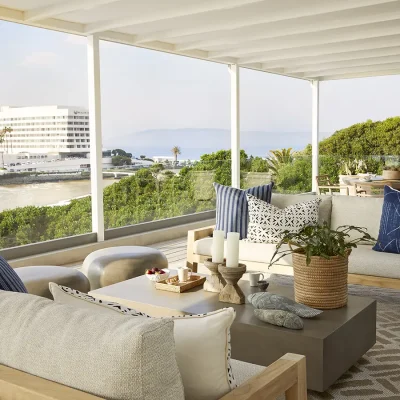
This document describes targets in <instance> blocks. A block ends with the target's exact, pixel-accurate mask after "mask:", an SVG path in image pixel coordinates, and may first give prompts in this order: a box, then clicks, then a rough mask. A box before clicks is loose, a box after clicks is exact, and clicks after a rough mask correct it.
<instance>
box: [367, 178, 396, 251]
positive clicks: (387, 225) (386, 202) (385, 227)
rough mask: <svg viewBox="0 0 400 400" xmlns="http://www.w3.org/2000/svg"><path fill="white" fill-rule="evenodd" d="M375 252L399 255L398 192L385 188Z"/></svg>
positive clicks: (388, 187)
mask: <svg viewBox="0 0 400 400" xmlns="http://www.w3.org/2000/svg"><path fill="white" fill-rule="evenodd" d="M373 249H374V250H375V251H381V252H385V253H395V254H400V191H399V190H396V189H393V188H391V187H390V186H385V190H384V199H383V207H382V216H381V226H380V228H379V236H378V241H377V243H376V244H375V246H374V247H373Z"/></svg>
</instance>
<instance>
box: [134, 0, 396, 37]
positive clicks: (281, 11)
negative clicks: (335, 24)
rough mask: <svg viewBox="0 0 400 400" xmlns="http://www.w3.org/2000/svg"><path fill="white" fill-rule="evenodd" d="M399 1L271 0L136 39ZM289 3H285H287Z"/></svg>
mask: <svg viewBox="0 0 400 400" xmlns="http://www.w3.org/2000/svg"><path fill="white" fill-rule="evenodd" d="M390 2H397V0H352V1H349V0H336V1H315V0H301V1H299V0H293V1H290V0H287V1H286V2H283V1H279V2H278V1H275V2H274V1H270V2H268V8H269V9H266V10H264V12H259V13H255V12H253V10H248V11H246V9H245V8H244V9H243V12H242V13H241V14H239V15H238V16H236V18H234V17H233V16H232V18H231V17H230V16H229V17H228V16H226V17H225V18H220V20H219V21H218V23H216V22H215V20H213V19H210V20H209V21H204V22H203V23H201V24H193V25H192V26H190V27H186V28H175V27H171V29H166V30H160V31H156V30H155V31H154V32H152V33H148V34H143V35H138V37H137V38H136V40H137V43H144V42H147V41H151V40H166V41H168V40H167V39H169V38H174V37H183V36H189V35H198V34H204V33H207V32H213V31H215V30H216V29H217V30H219V31H223V30H226V31H229V30H232V29H241V28H244V27H248V26H252V25H257V24H263V23H269V22H275V21H283V20H287V19H294V18H301V17H307V16H313V15H314V16H317V15H321V14H326V13H333V12H336V11H343V10H352V9H357V8H362V7H368V6H371V5H376V4H383V3H390ZM285 3H286V4H285Z"/></svg>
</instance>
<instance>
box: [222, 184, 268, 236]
mask: <svg viewBox="0 0 400 400" xmlns="http://www.w3.org/2000/svg"><path fill="white" fill-rule="evenodd" d="M273 187H274V182H271V183H269V184H268V185H262V186H255V187H252V188H250V189H246V190H241V189H235V188H232V187H230V186H224V185H220V184H219V183H214V188H215V191H216V193H217V224H216V227H215V229H216V230H220V231H224V232H225V237H226V234H227V233H228V232H239V234H240V239H245V238H246V237H247V226H248V224H249V208H248V205H247V198H246V194H251V195H252V196H254V197H257V198H258V199H260V200H264V201H266V202H267V203H270V202H271V195H272V188H273Z"/></svg>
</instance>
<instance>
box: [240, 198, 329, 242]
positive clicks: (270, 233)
mask: <svg viewBox="0 0 400 400" xmlns="http://www.w3.org/2000/svg"><path fill="white" fill-rule="evenodd" d="M321 201H322V200H321V199H320V198H317V199H314V200H310V201H306V202H303V203H297V204H293V205H291V206H288V207H286V208H283V209H280V208H278V207H276V206H273V205H272V204H269V203H267V202H266V201H263V200H260V199H258V198H257V197H254V196H252V195H249V194H248V195H247V202H248V205H249V227H248V230H247V241H249V242H252V243H278V242H279V241H280V240H281V238H282V234H283V232H284V231H290V232H299V231H300V230H301V229H302V228H303V227H304V226H306V225H315V224H317V223H318V212H319V204H320V203H321Z"/></svg>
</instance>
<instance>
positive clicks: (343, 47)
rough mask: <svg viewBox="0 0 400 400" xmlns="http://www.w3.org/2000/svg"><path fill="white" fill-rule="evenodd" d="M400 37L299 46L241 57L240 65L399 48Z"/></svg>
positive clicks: (392, 36) (391, 36)
mask: <svg viewBox="0 0 400 400" xmlns="http://www.w3.org/2000/svg"><path fill="white" fill-rule="evenodd" d="M399 43H400V35H390V36H384V37H379V38H372V39H362V40H352V41H350V42H346V41H345V42H339V43H331V44H321V45H318V46H299V47H297V48H294V49H292V50H290V52H289V51H288V50H287V49H280V50H274V51H260V52H259V53H258V54H253V55H251V56H246V57H240V58H239V61H238V62H239V63H240V64H241V65H243V64H251V63H255V62H261V63H269V62H271V61H277V60H284V59H286V58H288V55H289V54H290V57H291V58H300V59H301V58H304V57H311V56H323V55H329V54H334V53H345V52H352V51H359V50H375V49H379V48H384V47H393V46H398V45H399Z"/></svg>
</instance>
